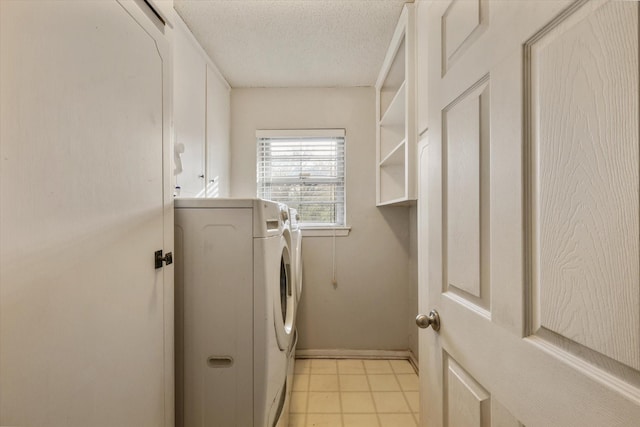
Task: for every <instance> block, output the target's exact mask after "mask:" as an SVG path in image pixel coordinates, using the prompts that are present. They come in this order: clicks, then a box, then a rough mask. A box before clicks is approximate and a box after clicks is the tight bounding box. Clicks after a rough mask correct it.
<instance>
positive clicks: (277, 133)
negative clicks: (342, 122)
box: [256, 129, 346, 138]
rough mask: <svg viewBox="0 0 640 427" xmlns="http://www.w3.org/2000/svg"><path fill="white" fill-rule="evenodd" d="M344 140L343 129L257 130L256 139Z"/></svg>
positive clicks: (344, 133)
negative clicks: (315, 138)
mask: <svg viewBox="0 0 640 427" xmlns="http://www.w3.org/2000/svg"><path fill="white" fill-rule="evenodd" d="M323 136H324V137H327V138H344V137H345V136H346V132H345V130H344V129H258V130H256V138H314V137H320V138H321V137H323Z"/></svg>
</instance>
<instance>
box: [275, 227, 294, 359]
mask: <svg viewBox="0 0 640 427" xmlns="http://www.w3.org/2000/svg"><path fill="white" fill-rule="evenodd" d="M280 248H281V257H280V280H279V281H278V286H279V289H277V290H276V291H275V292H274V293H273V295H274V301H273V302H274V304H273V319H274V326H275V329H276V337H277V338H278V347H279V348H280V350H288V349H289V347H290V345H291V342H292V339H293V321H294V317H295V312H294V299H295V296H294V294H293V289H292V286H294V283H293V278H292V276H291V253H290V251H289V245H288V244H287V240H286V239H285V238H284V237H283V238H282V239H281V243H280Z"/></svg>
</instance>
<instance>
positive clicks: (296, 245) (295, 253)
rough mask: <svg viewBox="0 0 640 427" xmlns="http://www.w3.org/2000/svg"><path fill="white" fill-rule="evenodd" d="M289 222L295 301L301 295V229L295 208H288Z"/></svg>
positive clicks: (298, 215)
mask: <svg viewBox="0 0 640 427" xmlns="http://www.w3.org/2000/svg"><path fill="white" fill-rule="evenodd" d="M289 218H290V219H289V221H290V224H291V253H292V258H293V267H292V270H293V281H294V283H295V286H294V290H295V293H296V303H298V302H299V301H300V297H301V296H302V229H301V228H300V214H298V211H297V209H294V208H289Z"/></svg>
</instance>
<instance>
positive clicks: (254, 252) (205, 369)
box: [175, 199, 295, 427]
mask: <svg viewBox="0 0 640 427" xmlns="http://www.w3.org/2000/svg"><path fill="white" fill-rule="evenodd" d="M285 212H286V213H285ZM175 224H176V227H175V230H176V231H175V238H176V239H175V248H176V257H175V259H176V281H175V288H176V299H175V300H176V322H175V323H176V424H177V425H178V426H185V427H210V426H256V427H272V426H274V425H275V424H276V423H277V422H278V420H279V419H280V418H281V415H282V413H283V412H284V407H285V399H286V397H287V385H286V380H287V364H288V353H289V352H288V350H289V346H290V343H291V342H292V339H293V337H294V327H293V318H294V312H293V306H294V300H295V295H294V291H293V288H292V285H293V284H292V282H291V274H292V273H291V260H292V257H291V252H290V246H289V245H290V231H289V228H288V211H287V207H286V205H282V204H278V203H275V202H269V201H265V200H260V199H177V200H176V201H175ZM285 418H286V417H285Z"/></svg>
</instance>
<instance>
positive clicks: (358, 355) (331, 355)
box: [296, 349, 412, 360]
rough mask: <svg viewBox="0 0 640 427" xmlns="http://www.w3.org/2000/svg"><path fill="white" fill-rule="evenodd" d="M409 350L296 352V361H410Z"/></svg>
mask: <svg viewBox="0 0 640 427" xmlns="http://www.w3.org/2000/svg"><path fill="white" fill-rule="evenodd" d="M411 355H412V353H411V351H409V350H342V349H327V350H300V349H298V350H296V358H297V359H395V360H411Z"/></svg>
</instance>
